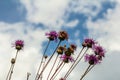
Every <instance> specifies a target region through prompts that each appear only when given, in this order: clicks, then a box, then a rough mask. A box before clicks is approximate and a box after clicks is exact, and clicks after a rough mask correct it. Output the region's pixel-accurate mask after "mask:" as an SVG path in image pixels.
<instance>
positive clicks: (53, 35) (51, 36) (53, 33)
mask: <svg viewBox="0 0 120 80" xmlns="http://www.w3.org/2000/svg"><path fill="white" fill-rule="evenodd" d="M46 36H48V39H49V40H51V41H53V40H55V41H57V37H58V33H57V32H56V31H51V32H49V33H46Z"/></svg>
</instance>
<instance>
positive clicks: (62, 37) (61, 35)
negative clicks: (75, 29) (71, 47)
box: [58, 31, 68, 40]
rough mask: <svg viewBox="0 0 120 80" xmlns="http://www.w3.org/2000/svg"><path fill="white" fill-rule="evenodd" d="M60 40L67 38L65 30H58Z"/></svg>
mask: <svg viewBox="0 0 120 80" xmlns="http://www.w3.org/2000/svg"><path fill="white" fill-rule="evenodd" d="M58 38H59V39H60V40H65V39H66V40H68V33H67V32H66V31H60V32H59V34H58Z"/></svg>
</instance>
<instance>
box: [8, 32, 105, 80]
mask: <svg viewBox="0 0 120 80" xmlns="http://www.w3.org/2000/svg"><path fill="white" fill-rule="evenodd" d="M45 35H46V36H47V38H48V40H49V41H48V44H47V46H46V48H45V51H44V53H43V56H42V58H41V63H40V65H39V68H38V70H37V74H36V77H35V80H42V78H43V77H45V76H44V74H43V73H45V69H46V68H47V67H48V64H51V66H50V67H51V68H49V69H50V71H47V72H48V73H49V74H48V75H47V77H46V80H56V76H57V75H58V74H59V73H60V72H62V69H64V67H65V66H64V65H67V64H66V63H69V62H73V63H72V65H71V66H69V68H68V70H64V71H66V73H65V75H64V76H62V78H59V80H67V78H68V77H69V75H70V73H71V72H72V71H73V70H74V69H75V67H76V66H77V65H78V64H79V62H80V61H81V59H83V58H84V59H85V62H88V64H89V66H88V67H87V69H86V70H85V72H84V74H83V75H82V76H81V77H80V80H82V79H83V78H84V77H85V75H86V74H87V73H88V72H89V71H90V70H91V69H92V68H93V67H94V66H95V65H97V64H99V63H101V62H102V60H103V57H105V52H106V51H105V49H104V48H103V47H102V46H100V45H98V42H97V41H95V40H94V39H91V38H86V39H84V41H83V43H82V49H81V50H80V52H79V53H78V55H77V56H76V57H73V55H76V54H74V53H75V50H76V49H77V46H76V45H75V44H71V43H70V45H68V44H69V43H68V41H67V40H68V33H67V32H66V31H59V32H56V31H50V32H48V33H46V34H45ZM51 41H55V42H56V43H58V44H57V46H56V48H55V50H54V51H53V53H52V55H51V56H48V55H47V54H46V51H47V50H48V49H49V48H48V47H49V46H50V45H49V44H51ZM63 41H66V42H65V43H68V44H64V46H62V45H63V44H62V45H61V43H62V42H63ZM14 47H15V49H16V50H17V52H16V56H15V57H14V58H12V59H11V67H10V70H9V72H8V75H7V78H6V80H11V77H12V74H13V69H14V65H15V63H16V59H17V56H18V52H19V51H20V50H22V49H23V47H24V41H23V40H16V41H15V43H14ZM51 48H53V47H51ZM89 49H91V50H92V53H88V52H87V51H88V50H89ZM84 50H85V52H84ZM55 53H57V55H55ZM53 56H54V57H53ZM52 58H55V59H52ZM51 60H54V61H53V63H51ZM51 72H53V73H51ZM30 75H31V73H27V80H29V76H30ZM57 80H58V79H57Z"/></svg>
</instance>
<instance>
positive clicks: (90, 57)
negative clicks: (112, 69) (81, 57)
mask: <svg viewBox="0 0 120 80" xmlns="http://www.w3.org/2000/svg"><path fill="white" fill-rule="evenodd" d="M85 61H86V62H88V63H89V64H90V65H94V64H98V63H100V60H99V59H98V57H97V56H96V55H93V54H91V55H89V54H86V55H85Z"/></svg>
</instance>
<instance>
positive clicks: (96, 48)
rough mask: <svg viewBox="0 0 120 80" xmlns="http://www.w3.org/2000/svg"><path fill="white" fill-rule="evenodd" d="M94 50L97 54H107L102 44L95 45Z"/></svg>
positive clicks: (102, 55)
mask: <svg viewBox="0 0 120 80" xmlns="http://www.w3.org/2000/svg"><path fill="white" fill-rule="evenodd" d="M93 51H94V52H95V54H96V55H99V56H101V57H104V56H105V50H104V49H103V48H102V46H98V45H94V46H93Z"/></svg>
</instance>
